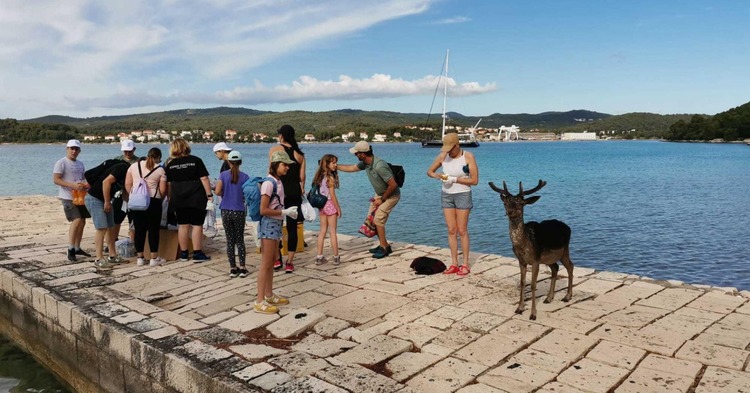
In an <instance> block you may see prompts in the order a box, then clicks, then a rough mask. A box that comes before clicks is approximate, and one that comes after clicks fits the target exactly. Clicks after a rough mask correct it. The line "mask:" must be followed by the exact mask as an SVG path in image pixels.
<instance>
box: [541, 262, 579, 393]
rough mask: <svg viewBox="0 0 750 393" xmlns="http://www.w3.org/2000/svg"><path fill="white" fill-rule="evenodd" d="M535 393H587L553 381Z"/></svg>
mask: <svg viewBox="0 0 750 393" xmlns="http://www.w3.org/2000/svg"><path fill="white" fill-rule="evenodd" d="M576 270H578V269H576ZM535 393H587V392H584V391H583V390H580V389H576V388H574V387H572V386H570V385H565V384H563V383H560V382H557V381H555V382H550V383H548V384H546V385H544V386H542V388H541V389H539V390H537V391H536V392H535Z"/></svg>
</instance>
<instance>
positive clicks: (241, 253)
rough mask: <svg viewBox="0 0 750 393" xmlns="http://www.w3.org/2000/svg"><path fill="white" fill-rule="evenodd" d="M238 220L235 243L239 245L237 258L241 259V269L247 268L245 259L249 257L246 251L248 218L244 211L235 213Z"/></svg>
mask: <svg viewBox="0 0 750 393" xmlns="http://www.w3.org/2000/svg"><path fill="white" fill-rule="evenodd" d="M235 214H236V216H237V218H236V219H235V221H236V228H235V231H234V232H235V239H234V242H235V243H236V244H237V256H238V258H239V262H240V268H241V269H244V268H245V258H246V255H247V251H246V249H245V218H246V217H247V213H246V212H245V211H244V210H243V211H238V212H236V213H235Z"/></svg>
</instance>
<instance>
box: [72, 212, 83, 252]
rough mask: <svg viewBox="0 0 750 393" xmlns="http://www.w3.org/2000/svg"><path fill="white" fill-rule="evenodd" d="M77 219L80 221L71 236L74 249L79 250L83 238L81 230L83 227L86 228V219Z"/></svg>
mask: <svg viewBox="0 0 750 393" xmlns="http://www.w3.org/2000/svg"><path fill="white" fill-rule="evenodd" d="M77 221H80V222H79V223H78V224H77V225H76V232H75V236H74V238H73V244H74V245H75V247H76V250H80V249H81V240H82V239H83V230H84V228H86V219H85V218H83V217H81V218H80V219H78V220H77Z"/></svg>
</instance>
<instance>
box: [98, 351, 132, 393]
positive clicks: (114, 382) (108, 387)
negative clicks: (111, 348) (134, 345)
mask: <svg viewBox="0 0 750 393" xmlns="http://www.w3.org/2000/svg"><path fill="white" fill-rule="evenodd" d="M97 366H98V367H99V386H100V387H101V388H102V391H105V392H111V393H125V373H124V371H123V363H122V362H121V361H120V360H119V359H118V358H116V357H114V356H109V355H108V354H107V353H106V351H101V352H100V353H99V361H98V363H97Z"/></svg>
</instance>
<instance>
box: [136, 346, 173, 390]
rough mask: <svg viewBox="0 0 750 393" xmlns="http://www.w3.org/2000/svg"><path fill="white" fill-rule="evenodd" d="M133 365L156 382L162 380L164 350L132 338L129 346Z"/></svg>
mask: <svg viewBox="0 0 750 393" xmlns="http://www.w3.org/2000/svg"><path fill="white" fill-rule="evenodd" d="M130 350H131V353H130V356H131V359H132V364H133V366H134V367H135V368H136V369H137V370H139V371H140V372H142V373H144V374H146V375H148V376H150V377H151V378H153V379H154V380H155V381H157V382H160V383H161V382H163V381H164V363H165V361H166V359H165V356H164V352H162V351H161V350H160V349H158V348H155V347H153V346H151V345H149V344H147V343H145V342H143V341H139V340H133V341H132V342H131V346H130Z"/></svg>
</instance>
